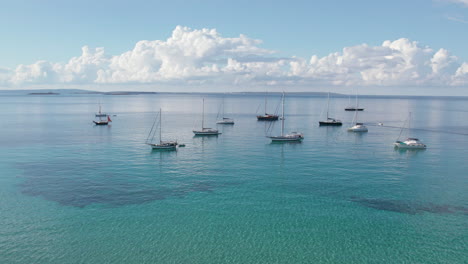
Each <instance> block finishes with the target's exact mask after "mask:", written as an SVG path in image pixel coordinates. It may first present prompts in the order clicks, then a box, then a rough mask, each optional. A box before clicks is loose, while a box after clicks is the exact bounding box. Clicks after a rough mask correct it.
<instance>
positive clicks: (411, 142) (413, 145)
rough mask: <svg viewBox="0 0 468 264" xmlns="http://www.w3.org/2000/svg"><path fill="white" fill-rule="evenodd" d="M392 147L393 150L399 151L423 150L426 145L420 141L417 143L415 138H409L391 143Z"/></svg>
mask: <svg viewBox="0 0 468 264" xmlns="http://www.w3.org/2000/svg"><path fill="white" fill-rule="evenodd" d="M393 145H394V146H395V148H399V149H425V148H426V145H425V144H423V143H421V141H419V139H416V138H410V139H408V140H406V141H403V142H401V141H397V142H395V143H393Z"/></svg>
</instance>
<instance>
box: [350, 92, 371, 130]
mask: <svg viewBox="0 0 468 264" xmlns="http://www.w3.org/2000/svg"><path fill="white" fill-rule="evenodd" d="M356 108H357V109H359V102H358V100H357V96H356ZM353 123H354V126H352V127H350V128H348V131H349V132H367V131H368V129H367V127H366V126H365V125H364V124H363V123H359V122H358V111H355V112H354V118H353Z"/></svg>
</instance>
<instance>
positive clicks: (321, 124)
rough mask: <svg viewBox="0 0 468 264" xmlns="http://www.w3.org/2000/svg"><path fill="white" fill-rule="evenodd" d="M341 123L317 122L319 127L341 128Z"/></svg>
mask: <svg viewBox="0 0 468 264" xmlns="http://www.w3.org/2000/svg"><path fill="white" fill-rule="evenodd" d="M342 125H343V123H341V122H327V121H319V126H342Z"/></svg>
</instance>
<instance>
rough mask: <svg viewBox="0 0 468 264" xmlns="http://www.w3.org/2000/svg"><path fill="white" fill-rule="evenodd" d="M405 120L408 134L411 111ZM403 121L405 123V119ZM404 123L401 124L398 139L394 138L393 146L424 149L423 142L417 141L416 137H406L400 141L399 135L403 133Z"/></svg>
mask: <svg viewBox="0 0 468 264" xmlns="http://www.w3.org/2000/svg"><path fill="white" fill-rule="evenodd" d="M407 121H408V134H410V132H411V112H410V113H409V116H408V119H407ZM405 123H406V121H405ZM405 123H403V126H402V127H401V130H400V135H399V136H398V139H397V140H396V142H395V143H393V145H394V146H395V148H400V149H425V148H426V145H425V144H424V143H422V142H421V141H419V139H417V138H413V137H408V138H407V139H406V140H405V141H400V140H399V139H400V137H401V134H402V133H403V129H404V127H405Z"/></svg>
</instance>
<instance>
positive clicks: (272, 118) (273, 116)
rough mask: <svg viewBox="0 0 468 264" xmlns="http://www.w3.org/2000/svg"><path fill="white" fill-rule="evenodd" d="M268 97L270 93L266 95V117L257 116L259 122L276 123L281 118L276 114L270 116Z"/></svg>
mask: <svg viewBox="0 0 468 264" xmlns="http://www.w3.org/2000/svg"><path fill="white" fill-rule="evenodd" d="M267 97H268V93H267V94H266V95H265V114H264V115H258V116H257V120H258V121H276V120H278V118H279V116H278V115H276V114H268V113H267Z"/></svg>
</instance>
